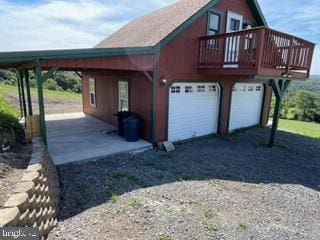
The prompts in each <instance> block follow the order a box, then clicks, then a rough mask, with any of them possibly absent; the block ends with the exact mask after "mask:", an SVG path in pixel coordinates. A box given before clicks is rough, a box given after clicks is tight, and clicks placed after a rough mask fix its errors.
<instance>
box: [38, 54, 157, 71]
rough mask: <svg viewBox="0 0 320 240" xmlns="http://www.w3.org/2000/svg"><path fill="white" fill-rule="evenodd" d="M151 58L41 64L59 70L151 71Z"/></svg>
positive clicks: (101, 58) (98, 59)
mask: <svg viewBox="0 0 320 240" xmlns="http://www.w3.org/2000/svg"><path fill="white" fill-rule="evenodd" d="M152 64H153V62H152V56H123V57H104V58H103V57H99V58H92V59H69V60H52V61H46V62H44V63H42V67H43V68H44V69H47V68H52V67H58V68H59V70H80V71H81V70H85V69H110V70H132V71H151V70H152V66H153V65H152Z"/></svg>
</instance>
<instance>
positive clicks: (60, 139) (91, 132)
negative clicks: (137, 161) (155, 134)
mask: <svg viewBox="0 0 320 240" xmlns="http://www.w3.org/2000/svg"><path fill="white" fill-rule="evenodd" d="M46 122H47V137H48V148H49V152H50V154H51V156H52V158H53V160H54V162H55V164H56V165H61V164H66V163H71V162H77V161H84V160H89V159H95V158H100V157H105V156H108V155H112V154H116V153H122V152H139V151H144V150H147V149H150V148H152V144H151V143H149V142H147V141H144V140H140V141H138V142H133V143H130V142H126V141H125V140H124V139H123V138H122V137H119V136H118V135H117V131H116V128H114V127H113V126H111V125H108V124H106V123H104V122H102V121H100V120H98V119H96V118H93V117H90V116H87V115H85V114H83V113H70V114H55V115H47V116H46ZM103 132H105V133H106V134H103Z"/></svg>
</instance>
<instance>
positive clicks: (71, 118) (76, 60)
mask: <svg viewBox="0 0 320 240" xmlns="http://www.w3.org/2000/svg"><path fill="white" fill-rule="evenodd" d="M150 55H153V50H152V49H151V48H125V49H124V48H123V49H79V50H51V51H30V52H3V53H0V69H16V72H17V79H18V84H17V86H18V93H19V100H20V109H21V117H22V118H24V119H26V118H27V117H32V116H33V115H34V113H33V109H32V99H31V91H30V71H34V74H35V78H36V81H37V88H38V89H37V90H38V91H37V93H38V103H39V118H40V132H41V134H40V135H41V137H42V139H43V142H44V143H45V144H46V145H47V146H48V150H49V152H50V153H51V155H52V157H53V159H54V161H55V163H56V164H64V163H69V162H74V161H80V160H87V159H93V158H99V157H104V156H107V155H111V154H115V153H120V152H135V151H142V150H145V149H148V148H151V147H152V144H151V143H149V142H147V141H144V140H140V141H138V142H134V143H129V142H126V141H125V140H124V139H123V138H122V137H119V136H117V134H116V128H115V127H113V126H111V125H109V124H107V123H105V122H103V121H100V120H98V119H95V118H93V117H90V116H86V115H84V114H83V113H78V114H63V115H47V116H46V115H45V111H44V93H43V84H44V82H45V81H46V80H47V79H49V78H52V77H53V76H54V75H55V73H56V72H57V71H58V70H61V71H74V72H76V73H77V74H78V75H79V76H80V77H81V71H85V70H90V71H91V70H92V71H104V72H106V71H107V72H110V73H115V72H117V73H119V72H120V73H128V72H130V74H135V72H140V73H141V72H142V73H144V74H146V75H147V76H148V77H150V76H151V75H150V73H149V72H146V71H147V69H149V68H145V67H144V66H143V65H141V66H138V65H136V64H134V62H135V58H139V57H140V56H148V57H150ZM119 57H123V58H122V60H123V64H122V65H121V68H120V67H119V66H118V62H117V61H115V59H116V58H118V59H119ZM118 59H117V60H118ZM149 67H150V66H149ZM150 78H151V79H152V77H150Z"/></svg>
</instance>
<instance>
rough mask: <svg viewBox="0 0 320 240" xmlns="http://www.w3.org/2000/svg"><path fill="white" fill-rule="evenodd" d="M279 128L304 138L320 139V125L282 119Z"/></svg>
mask: <svg viewBox="0 0 320 240" xmlns="http://www.w3.org/2000/svg"><path fill="white" fill-rule="evenodd" d="M279 128H280V129H281V130H285V131H288V132H292V133H297V134H300V135H303V136H308V137H311V138H317V139H320V124H319V123H313V122H300V121H293V120H285V119H281V120H280V124H279Z"/></svg>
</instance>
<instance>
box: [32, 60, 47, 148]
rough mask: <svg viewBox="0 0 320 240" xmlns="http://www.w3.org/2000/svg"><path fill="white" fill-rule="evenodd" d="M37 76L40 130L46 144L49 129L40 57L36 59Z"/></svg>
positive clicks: (35, 69)
mask: <svg viewBox="0 0 320 240" xmlns="http://www.w3.org/2000/svg"><path fill="white" fill-rule="evenodd" d="M34 71H35V77H36V80H37V86H38V103H39V115H40V131H41V136H42V140H43V142H44V144H45V145H47V143H48V142H47V129H46V120H45V111H44V97H43V81H42V70H41V65H40V61H39V59H36V61H35V68H34Z"/></svg>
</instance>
